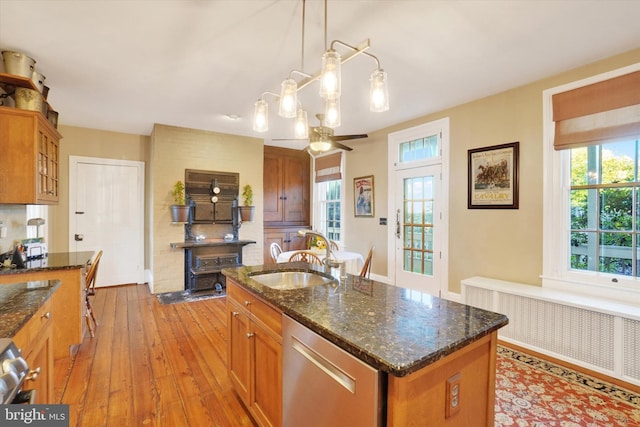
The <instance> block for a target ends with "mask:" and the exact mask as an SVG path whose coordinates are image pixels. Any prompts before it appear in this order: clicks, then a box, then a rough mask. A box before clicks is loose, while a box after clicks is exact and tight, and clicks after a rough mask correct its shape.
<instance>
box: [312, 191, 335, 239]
mask: <svg viewBox="0 0 640 427" xmlns="http://www.w3.org/2000/svg"><path fill="white" fill-rule="evenodd" d="M341 190H342V182H341V180H339V179H336V180H333V181H324V182H319V183H317V184H316V202H317V210H316V220H315V221H314V222H315V228H316V230H318V231H320V232H321V233H323V234H324V235H325V236H327V238H328V239H329V240H335V241H336V242H339V241H340V234H341V233H340V232H341V226H340V207H341V203H342V191H341Z"/></svg>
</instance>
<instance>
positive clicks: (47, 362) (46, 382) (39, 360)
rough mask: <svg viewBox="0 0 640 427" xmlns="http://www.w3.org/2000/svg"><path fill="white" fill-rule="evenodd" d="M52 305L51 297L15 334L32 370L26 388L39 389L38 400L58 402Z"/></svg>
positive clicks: (41, 402)
mask: <svg viewBox="0 0 640 427" xmlns="http://www.w3.org/2000/svg"><path fill="white" fill-rule="evenodd" d="M54 297H55V295H54V296H53V297H52V298H54ZM51 307H52V303H51V299H49V300H48V301H47V302H45V303H44V304H43V305H42V307H40V309H39V310H38V311H37V312H36V313H35V314H34V315H33V317H32V318H31V319H30V320H29V321H28V322H27V323H26V324H25V325H24V326H23V327H22V328H21V329H20V330H19V331H18V332H17V333H16V335H15V336H14V337H13V341H14V342H15V344H16V346H17V347H18V348H19V349H20V350H21V352H22V357H24V358H25V360H26V361H27V364H28V365H29V369H30V370H31V372H30V373H29V375H28V376H27V380H26V381H25V383H24V385H23V387H22V388H23V390H36V402H35V403H38V404H50V403H55V402H54V394H53V381H54V380H53V378H54V376H53V327H52V321H53V318H52V315H51Z"/></svg>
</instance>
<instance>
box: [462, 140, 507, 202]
mask: <svg viewBox="0 0 640 427" xmlns="http://www.w3.org/2000/svg"><path fill="white" fill-rule="evenodd" d="M519 146H520V143H519V142H511V143H509V144H502V145H494V146H491V147H484V148H474V149H471V150H469V171H468V174H469V194H468V198H467V208H468V209H518V151H519Z"/></svg>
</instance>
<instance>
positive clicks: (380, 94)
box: [369, 68, 389, 113]
mask: <svg viewBox="0 0 640 427" xmlns="http://www.w3.org/2000/svg"><path fill="white" fill-rule="evenodd" d="M369 82H370V86H369V109H370V110H371V111H373V112H374V113H381V112H383V111H387V110H388V109H389V86H388V84H387V73H386V72H385V71H384V70H382V69H380V68H378V69H377V70H375V71H374V72H373V73H371V78H370V79H369Z"/></svg>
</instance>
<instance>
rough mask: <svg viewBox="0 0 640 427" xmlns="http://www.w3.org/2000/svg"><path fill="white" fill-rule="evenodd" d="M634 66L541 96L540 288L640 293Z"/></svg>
mask: <svg viewBox="0 0 640 427" xmlns="http://www.w3.org/2000/svg"><path fill="white" fill-rule="evenodd" d="M638 70H640V64H636V65H634V66H630V67H626V68H624V69H620V70H615V71H612V72H609V73H605V74H603V75H599V76H594V77H591V78H588V79H585V80H582V81H579V82H573V83H570V84H567V85H564V86H561V87H557V88H552V89H549V90H546V91H545V92H544V94H543V102H544V104H543V109H544V123H543V133H544V141H545V145H544V165H543V171H544V188H543V194H544V196H543V200H544V209H543V217H544V221H543V239H544V244H543V274H542V279H543V286H547V287H553V288H559V289H562V290H570V291H574V292H577V293H584V294H590V295H594V296H600V297H603V298H614V299H620V300H628V299H629V298H635V295H638V294H640V170H639V164H640V154H639V153H640V121H638V119H637V117H638V112H639V111H640V91H639V90H638V89H637V87H638V83H639V82H640V80H639V79H640V71H638Z"/></svg>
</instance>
